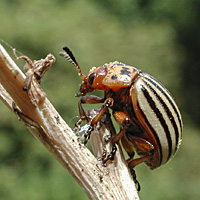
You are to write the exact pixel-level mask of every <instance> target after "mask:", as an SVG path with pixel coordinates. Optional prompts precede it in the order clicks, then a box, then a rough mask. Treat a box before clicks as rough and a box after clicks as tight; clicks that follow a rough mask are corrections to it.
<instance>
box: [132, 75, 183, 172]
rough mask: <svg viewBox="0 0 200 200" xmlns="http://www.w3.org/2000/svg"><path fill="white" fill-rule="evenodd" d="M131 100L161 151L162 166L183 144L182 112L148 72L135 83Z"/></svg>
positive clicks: (145, 127)
mask: <svg viewBox="0 0 200 200" xmlns="http://www.w3.org/2000/svg"><path fill="white" fill-rule="evenodd" d="M131 98H132V103H133V108H134V110H135V113H136V116H137V119H138V121H139V122H140V123H141V125H142V126H143V127H144V129H146V133H147V134H148V135H147V137H148V138H149V139H150V140H153V141H154V145H155V148H156V149H157V150H158V153H159V156H160V162H159V165H158V166H160V165H162V164H164V163H166V162H167V161H168V160H169V159H170V158H172V157H173V155H174V154H175V153H176V151H177V149H178V147H179V145H180V143H181V139H182V119H181V115H180V111H179V109H178V107H177V105H176V103H175V101H174V99H173V97H172V96H171V94H170V93H169V91H168V90H167V89H166V88H165V87H164V86H163V85H162V84H161V83H160V82H159V81H157V80H156V79H155V78H154V77H152V76H150V75H149V74H146V73H141V76H140V77H139V78H138V80H137V81H136V82H135V83H134V84H133V86H132V88H131ZM158 166H153V168H156V167H158Z"/></svg>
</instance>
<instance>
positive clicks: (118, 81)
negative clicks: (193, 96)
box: [60, 47, 183, 169]
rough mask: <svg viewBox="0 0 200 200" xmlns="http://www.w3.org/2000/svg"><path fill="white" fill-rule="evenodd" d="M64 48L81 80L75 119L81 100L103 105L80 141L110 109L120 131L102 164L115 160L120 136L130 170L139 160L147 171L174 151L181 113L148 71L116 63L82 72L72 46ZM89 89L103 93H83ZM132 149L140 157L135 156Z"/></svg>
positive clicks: (86, 102)
mask: <svg viewBox="0 0 200 200" xmlns="http://www.w3.org/2000/svg"><path fill="white" fill-rule="evenodd" d="M63 50H64V51H65V52H60V55H62V56H64V57H65V58H67V59H68V60H69V61H70V62H71V63H72V64H74V66H75V67H76V68H77V69H78V72H79V76H80V77H81V78H82V79H83V82H82V84H81V85H80V92H79V93H78V94H76V96H77V97H81V100H80V101H79V103H78V107H79V112H80V117H82V118H86V117H87V116H86V114H85V112H84V110H83V107H82V104H96V103H103V105H102V106H101V107H100V108H99V112H98V114H97V115H96V116H95V117H94V118H93V119H92V120H91V121H90V128H89V129H88V131H87V134H86V138H85V143H86V142H87V140H88V139H89V137H90V133H91V131H92V130H93V127H94V125H95V124H96V123H97V122H98V121H99V120H100V118H101V116H102V115H103V114H104V113H105V111H107V110H108V109H109V108H110V109H111V110H112V114H113V116H114V119H115V120H116V121H117V122H118V123H119V124H120V125H121V129H120V131H119V133H118V134H115V135H113V136H112V139H111V142H112V145H113V149H112V152H111V153H110V155H109V156H108V158H107V159H105V161H104V162H106V161H107V160H109V159H113V158H114V154H115V152H116V146H115V144H116V143H117V142H119V141H120V140H121V143H122V145H123V147H124V149H125V150H126V152H127V153H128V155H129V159H128V160H127V162H128V166H129V168H130V169H133V168H134V167H135V166H136V165H138V164H140V163H142V162H144V163H145V164H146V165H147V166H148V167H149V168H150V169H155V168H158V167H160V166H161V165H163V164H165V163H167V162H168V161H169V160H170V159H171V158H172V157H173V156H174V155H175V153H176V152H177V150H178V148H179V146H180V144H181V141H182V132H183V123H182V118H181V114H180V111H179V109H178V106H177V104H176V102H175V100H174V98H173V97H172V95H171V94H170V92H169V91H168V90H167V89H166V88H165V87H164V86H163V85H162V84H161V83H160V82H159V81H158V80H157V79H155V78H154V77H153V76H151V75H150V74H148V73H144V72H142V71H140V70H138V69H137V68H135V67H133V66H131V65H126V64H123V63H121V62H117V61H116V62H111V63H108V64H104V65H103V66H99V67H97V68H92V69H91V70H90V72H89V74H88V75H87V76H85V75H84V74H83V73H82V71H81V68H80V67H79V65H78V63H77V61H76V59H75V57H74V55H73V53H72V52H71V50H69V48H67V47H63ZM94 90H103V91H104V97H103V98H101V97H98V96H94V95H86V94H87V93H91V92H93V91H94ZM135 151H136V152H137V154H138V155H139V158H135V159H134V154H135Z"/></svg>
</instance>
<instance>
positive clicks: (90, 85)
mask: <svg viewBox="0 0 200 200" xmlns="http://www.w3.org/2000/svg"><path fill="white" fill-rule="evenodd" d="M105 76H106V69H105V67H102V66H101V67H97V68H92V69H91V70H90V72H89V74H88V75H87V76H86V77H85V78H84V81H83V82H82V84H81V86H80V93H78V94H77V95H76V96H84V95H85V94H86V93H88V92H92V91H94V90H104V89H105V85H103V84H102V80H103V79H104V77H105Z"/></svg>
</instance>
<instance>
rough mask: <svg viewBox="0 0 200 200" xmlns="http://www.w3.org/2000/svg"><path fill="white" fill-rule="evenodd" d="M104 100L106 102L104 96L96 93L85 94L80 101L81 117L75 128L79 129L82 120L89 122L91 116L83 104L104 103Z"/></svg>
mask: <svg viewBox="0 0 200 200" xmlns="http://www.w3.org/2000/svg"><path fill="white" fill-rule="evenodd" d="M103 102H104V99H103V98H100V97H98V96H95V95H87V96H83V97H82V98H81V100H80V101H79V102H78V109H79V116H80V119H79V120H78V121H77V122H76V124H75V127H74V129H73V130H74V131H75V132H76V131H77V130H78V129H79V127H80V125H81V124H82V122H83V121H84V120H87V122H89V118H88V116H87V115H86V113H85V111H84V109H83V106H82V104H95V103H103Z"/></svg>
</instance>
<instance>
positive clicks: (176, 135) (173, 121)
mask: <svg viewBox="0 0 200 200" xmlns="http://www.w3.org/2000/svg"><path fill="white" fill-rule="evenodd" d="M144 83H145V84H146V86H147V87H149V88H150V90H151V91H152V92H153V93H154V95H155V96H156V98H157V99H158V100H159V102H160V104H161V105H162V107H163V108H164V110H165V112H166V113H167V116H168V118H169V120H170V121H171V123H172V126H173V128H174V131H175V138H176V147H175V151H174V153H175V152H176V150H177V145H178V138H179V132H178V127H177V124H176V122H175V119H174V116H173V115H172V112H171V111H170V109H169V108H168V106H167V105H166V103H165V101H164V100H163V99H162V97H161V96H160V95H158V93H157V92H156V91H155V90H154V89H153V88H152V87H151V85H150V84H151V83H148V82H147V81H146V80H144Z"/></svg>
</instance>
